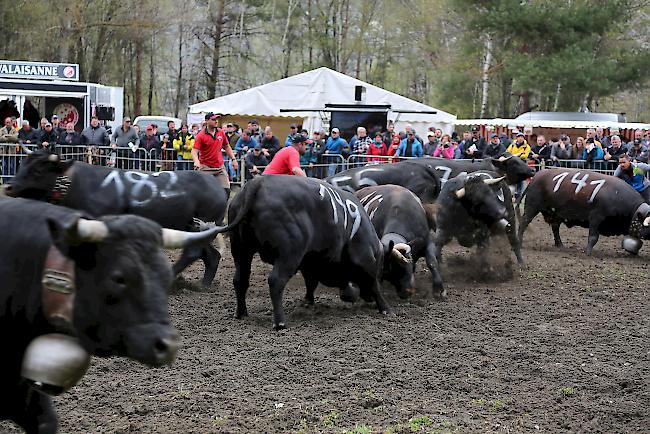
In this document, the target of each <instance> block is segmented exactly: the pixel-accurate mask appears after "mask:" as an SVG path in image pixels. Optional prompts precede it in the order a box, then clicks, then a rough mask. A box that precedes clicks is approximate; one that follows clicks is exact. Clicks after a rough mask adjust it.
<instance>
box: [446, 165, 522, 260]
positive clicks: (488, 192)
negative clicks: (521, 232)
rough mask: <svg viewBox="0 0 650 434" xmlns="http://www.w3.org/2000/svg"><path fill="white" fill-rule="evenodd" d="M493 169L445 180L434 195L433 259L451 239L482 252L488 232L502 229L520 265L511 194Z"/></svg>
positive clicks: (486, 241)
mask: <svg viewBox="0 0 650 434" xmlns="http://www.w3.org/2000/svg"><path fill="white" fill-rule="evenodd" d="M498 176H499V175H498V174H497V173H496V172H488V171H480V172H474V173H471V174H469V175H464V174H463V175H459V176H457V177H455V178H452V179H449V180H448V181H447V182H446V183H445V185H444V186H443V187H442V191H441V192H440V197H439V198H438V211H437V214H436V223H437V225H438V227H437V231H436V236H435V241H434V243H435V248H436V258H437V260H438V262H440V260H441V255H442V248H443V247H444V246H445V244H447V243H448V242H450V241H451V240H452V239H453V238H456V239H457V240H458V243H459V244H460V245H461V246H464V247H472V246H478V248H479V253H482V252H483V251H484V250H485V248H486V247H487V246H488V243H489V241H490V234H491V233H493V232H501V231H503V230H505V232H506V234H507V236H508V240H509V241H510V246H511V247H512V250H513V252H514V254H515V256H516V257H517V262H518V263H519V264H523V262H524V261H523V258H522V256H521V248H520V245H519V239H518V238H517V231H516V218H515V210H514V207H513V205H512V195H511V193H510V189H509V188H508V185H507V184H506V182H505V181H504V178H503V177H498Z"/></svg>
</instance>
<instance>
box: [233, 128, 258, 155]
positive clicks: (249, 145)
mask: <svg viewBox="0 0 650 434" xmlns="http://www.w3.org/2000/svg"><path fill="white" fill-rule="evenodd" d="M257 144H258V143H257V140H255V139H254V138H253V133H252V131H251V130H244V131H242V133H241V137H240V138H239V139H237V144H235V152H236V153H237V155H238V156H241V155H246V153H247V152H248V151H249V150H253V149H255V146H257Z"/></svg>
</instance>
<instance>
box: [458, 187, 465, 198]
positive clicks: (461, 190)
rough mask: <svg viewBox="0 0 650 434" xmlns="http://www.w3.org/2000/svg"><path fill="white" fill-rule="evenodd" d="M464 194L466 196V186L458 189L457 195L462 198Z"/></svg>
mask: <svg viewBox="0 0 650 434" xmlns="http://www.w3.org/2000/svg"><path fill="white" fill-rule="evenodd" d="M463 196H465V187H463V188H461V189H460V190H456V197H457V198H458V199H461V198H462V197H463Z"/></svg>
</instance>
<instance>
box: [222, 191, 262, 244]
mask: <svg viewBox="0 0 650 434" xmlns="http://www.w3.org/2000/svg"><path fill="white" fill-rule="evenodd" d="M260 185H261V182H255V181H251V182H249V183H248V184H246V185H245V186H244V188H243V189H242V190H241V191H240V192H239V193H237V196H235V198H234V199H233V201H232V202H231V203H230V205H229V207H230V206H232V204H233V203H235V202H237V201H238V199H239V198H240V196H241V201H242V202H243V203H242V204H241V207H240V208H239V212H238V213H237V215H236V216H235V218H234V219H233V220H232V221H229V222H228V224H226V225H223V226H217V227H216V229H217V230H216V232H217V233H218V234H221V233H224V232H230V231H231V230H233V229H234V228H235V226H237V225H238V224H239V223H241V221H242V220H243V219H244V217H245V216H246V214H248V211H250V208H251V206H253V203H255V197H256V196H257V190H259V188H260V187H259V186H260Z"/></svg>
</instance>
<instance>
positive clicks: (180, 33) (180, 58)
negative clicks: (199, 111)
mask: <svg viewBox="0 0 650 434" xmlns="http://www.w3.org/2000/svg"><path fill="white" fill-rule="evenodd" d="M182 83H183V24H182V23H179V24H178V76H177V77H176V100H175V101H174V117H178V112H179V111H180V107H181V85H182Z"/></svg>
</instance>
